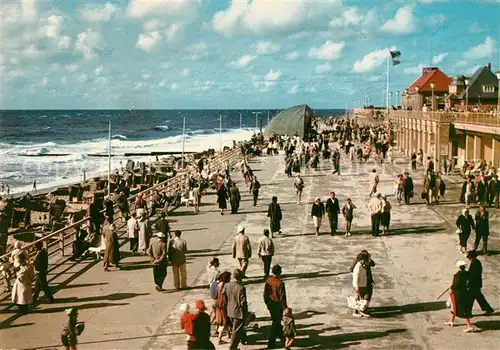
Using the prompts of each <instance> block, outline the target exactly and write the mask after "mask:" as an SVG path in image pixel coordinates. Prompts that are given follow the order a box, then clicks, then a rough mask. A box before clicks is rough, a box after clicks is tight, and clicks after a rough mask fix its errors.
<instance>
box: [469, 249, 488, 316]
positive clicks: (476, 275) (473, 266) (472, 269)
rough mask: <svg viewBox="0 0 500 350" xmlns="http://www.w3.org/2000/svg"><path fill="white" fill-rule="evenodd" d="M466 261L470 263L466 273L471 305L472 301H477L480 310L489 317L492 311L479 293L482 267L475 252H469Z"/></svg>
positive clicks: (481, 282) (481, 281)
mask: <svg viewBox="0 0 500 350" xmlns="http://www.w3.org/2000/svg"><path fill="white" fill-rule="evenodd" d="M467 259H469V261H470V265H469V273H468V277H469V281H468V283H467V286H468V287H469V292H470V295H471V296H472V303H474V300H477V302H478V304H479V306H480V307H481V310H483V311H484V312H485V314H486V315H490V314H492V313H493V312H494V310H493V308H492V307H491V305H490V304H489V303H488V302H487V301H486V298H485V297H484V295H483V293H482V292H481V288H483V265H482V264H481V261H479V260H478V259H477V253H476V252H469V253H468V254H467Z"/></svg>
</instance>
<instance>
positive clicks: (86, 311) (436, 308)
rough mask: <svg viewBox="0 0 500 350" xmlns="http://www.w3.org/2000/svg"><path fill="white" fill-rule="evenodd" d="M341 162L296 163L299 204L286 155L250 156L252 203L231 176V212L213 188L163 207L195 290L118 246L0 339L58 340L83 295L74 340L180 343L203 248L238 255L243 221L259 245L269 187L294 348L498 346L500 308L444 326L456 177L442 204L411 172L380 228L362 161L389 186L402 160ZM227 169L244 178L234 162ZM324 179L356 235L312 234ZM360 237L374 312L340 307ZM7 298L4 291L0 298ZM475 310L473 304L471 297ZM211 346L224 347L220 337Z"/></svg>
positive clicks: (254, 273)
mask: <svg viewBox="0 0 500 350" xmlns="http://www.w3.org/2000/svg"><path fill="white" fill-rule="evenodd" d="M342 165H343V166H342V175H341V176H337V175H331V169H330V164H329V163H327V164H324V165H323V168H322V170H320V171H317V172H313V171H309V172H306V173H303V176H304V181H305V185H306V187H305V190H304V195H303V204H302V205H297V204H296V203H295V194H294V191H293V188H292V183H293V179H291V178H287V177H286V176H285V175H284V174H283V167H284V163H283V157H282V156H277V157H264V158H260V159H257V160H255V161H254V163H253V164H252V165H251V166H252V168H254V169H255V170H256V175H257V176H258V178H259V180H260V181H261V184H262V188H261V198H262V201H261V202H260V203H259V205H258V206H257V207H252V206H251V204H252V203H251V200H250V196H249V194H248V192H247V191H245V189H246V188H245V186H244V185H243V184H239V187H240V190H241V191H242V194H244V195H245V196H244V198H243V202H242V204H243V207H242V208H241V211H242V212H241V213H240V214H238V215H224V216H220V215H219V213H218V212H217V210H216V208H215V206H213V203H214V202H215V197H214V196H213V195H209V196H206V197H204V199H203V201H204V203H205V204H206V205H205V206H204V207H203V208H202V209H203V211H204V212H203V213H201V214H200V215H189V213H187V212H186V211H183V209H181V210H180V211H178V212H176V213H175V214H174V215H173V216H172V217H171V218H170V219H172V220H177V221H176V222H174V223H172V226H173V228H175V229H177V228H178V229H181V230H183V231H184V238H185V239H186V240H187V242H188V248H189V249H190V254H189V255H190V258H189V265H188V274H189V285H190V286H194V287H193V288H192V289H191V290H188V291H184V292H170V291H167V292H165V293H158V292H156V291H154V286H153V283H152V272H151V269H150V267H149V264H148V261H147V260H146V259H144V258H142V257H126V258H125V259H124V260H123V266H124V268H123V271H113V272H109V273H105V272H104V271H103V270H102V267H101V265H100V264H98V265H95V266H90V267H89V268H88V271H87V272H86V273H84V274H81V275H80V276H79V277H77V278H75V279H74V280H72V281H71V282H70V283H68V284H67V285H66V286H65V287H64V288H63V289H61V290H60V291H59V292H58V293H57V294H56V298H57V302H56V303H55V304H51V305H49V304H42V305H41V306H40V308H39V309H37V310H36V312H35V313H33V314H30V315H27V316H23V317H21V318H17V319H13V320H10V322H9V323H8V324H6V327H7V328H4V329H2V330H1V331H0V334H1V337H0V347H1V348H17V349H20V348H23V349H26V348H38V349H41V348H42V349H43V348H53V347H56V346H57V344H59V334H60V329H61V326H62V324H63V323H64V321H65V315H64V312H63V310H64V309H65V308H67V307H69V306H79V307H80V308H81V312H80V319H81V320H83V321H85V322H86V330H85V333H84V334H83V335H82V336H81V337H80V338H79V342H80V347H79V348H80V349H112V348H113V349H140V348H143V349H182V348H184V345H183V344H184V339H185V338H184V335H183V334H182V332H181V331H180V329H179V325H178V317H179V305H180V303H182V302H188V303H191V304H192V305H193V304H194V301H195V300H197V299H204V300H205V302H206V303H207V304H210V303H211V302H210V299H209V291H208V286H207V281H206V274H205V266H206V262H207V260H208V258H209V257H211V256H218V257H219V258H220V260H221V269H223V270H224V269H227V270H232V269H234V268H235V267H237V263H236V262H235V261H233V259H232V258H231V256H230V253H231V244H232V236H234V234H235V233H234V230H235V227H236V225H237V224H239V223H241V224H243V225H244V226H245V227H246V228H247V234H248V235H249V236H250V239H251V241H252V245H253V248H254V254H255V255H256V250H257V241H258V239H259V238H260V236H261V235H262V230H263V229H264V228H267V227H268V224H269V222H268V218H267V217H266V214H267V204H268V203H269V201H270V198H271V197H272V196H273V195H277V196H278V198H279V202H280V204H281V206H282V210H283V221H282V227H283V233H284V235H283V236H282V237H278V238H276V239H275V245H276V251H277V254H276V257H275V258H274V261H273V263H279V264H280V265H282V267H283V271H284V275H285V276H284V280H285V283H286V287H287V295H288V303H289V305H290V306H291V307H292V308H293V309H294V313H295V316H296V324H297V328H298V337H297V343H296V348H310V349H337V348H345V347H353V348H370V349H376V348H380V349H401V348H411V349H413V348H415V349H424V348H425V349H427V348H428V349H451V348H453V349H498V348H499V347H498V340H499V334H500V333H499V331H498V329H500V317H499V316H498V314H497V315H493V316H490V317H484V316H477V317H474V319H473V322H474V323H475V325H476V327H478V328H479V329H480V331H481V332H478V333H473V334H464V333H463V332H461V329H463V327H464V326H463V322H462V320H457V324H458V325H460V326H457V327H454V328H449V327H448V328H445V327H444V325H443V322H444V321H445V320H446V319H447V317H448V315H449V311H448V310H447V309H446V307H445V305H444V301H445V300H446V297H443V298H442V299H441V300H436V298H437V296H438V295H439V294H441V292H443V291H444V289H445V288H446V287H448V286H449V285H450V283H451V279H452V276H453V274H454V272H455V261H456V260H457V259H460V258H462V259H463V256H461V255H460V254H459V252H458V251H457V249H456V247H455V245H456V241H457V238H456V237H455V234H454V231H455V228H454V221H455V218H456V215H457V213H458V212H459V211H460V209H461V207H462V205H461V204H459V203H457V201H456V199H457V198H458V195H457V193H456V191H457V189H456V185H453V184H451V182H449V181H448V182H447V184H448V193H447V195H446V196H447V197H446V199H445V201H444V202H443V203H442V204H440V205H438V206H427V205H425V204H423V202H422V200H421V199H419V198H417V197H418V194H419V193H420V190H421V183H422V176H421V175H419V174H418V173H417V174H414V176H413V178H414V182H415V184H416V185H417V188H416V190H415V193H416V197H415V198H414V199H415V204H412V205H411V206H397V205H396V203H395V200H391V203H392V204H393V211H392V224H391V232H390V234H389V235H388V236H385V237H378V238H376V237H372V236H371V235H370V233H369V231H370V222H369V215H368V210H367V207H366V205H367V202H368V197H367V194H368V183H367V179H368V173H369V172H370V171H371V170H372V169H373V168H377V169H378V171H379V173H380V178H381V184H380V190H381V192H383V193H386V194H391V193H392V191H393V190H392V181H393V180H394V177H395V176H396V175H397V173H399V172H400V171H401V170H402V169H404V168H405V167H406V166H407V163H406V160H405V159H404V158H396V161H395V165H393V166H384V167H382V166H381V165H380V164H373V163H371V164H360V165H358V164H356V165H355V166H353V167H350V166H349V162H348V161H347V160H346V159H343V163H342ZM238 175H239V174H238ZM235 178H236V179H238V180H239V179H240V178H239V176H236V174H235ZM331 190H333V191H335V192H336V193H337V196H338V197H339V199H340V200H341V202H343V201H344V200H345V199H346V198H347V197H350V198H351V199H352V200H353V203H354V204H355V205H356V206H357V210H356V212H355V220H354V224H353V235H352V236H351V237H349V238H346V237H344V236H343V235H339V236H335V237H332V236H330V235H327V234H326V232H328V231H329V228H328V227H327V226H328V224H327V223H326V225H325V224H324V225H323V229H322V231H323V232H325V234H324V235H321V236H319V237H316V236H314V234H313V232H314V228H313V225H312V221H311V219H310V203H312V200H313V199H314V198H315V197H317V196H320V197H322V198H324V199H326V197H327V196H328V193H329V192H330V191H331ZM490 217H491V222H490V226H491V228H492V232H491V239H490V249H491V250H493V253H494V254H495V255H492V256H489V257H482V258H481V260H482V262H483V269H484V272H483V273H484V288H483V292H484V294H485V296H486V298H487V299H488V301H489V302H490V304H492V306H493V307H494V308H496V309H498V307H500V299H499V296H500V290H499V285H498V282H497V281H498V278H499V274H500V272H499V271H500V269H499V267H500V255H498V253H500V251H499V250H498V249H500V248H498V247H499V240H498V233H499V227H500V226H499V225H498V224H499V221H500V217H499V215H498V211H497V210H494V209H491V210H490ZM342 227H343V221H342V220H341V222H340V228H342ZM341 231H342V230H341ZM470 243H472V242H470ZM363 248H365V249H368V250H369V251H370V252H371V254H372V258H373V259H374V260H375V262H376V263H377V266H376V267H375V268H374V269H373V273H374V278H375V283H376V284H375V291H374V296H373V301H372V306H373V307H374V308H375V309H374V312H373V317H372V318H363V319H357V318H354V317H352V315H351V314H350V312H349V311H348V310H347V308H346V298H347V296H349V295H351V293H352V288H351V279H352V278H351V275H350V273H349V272H348V268H349V266H350V264H351V263H352V261H353V259H354V257H355V256H356V254H357V253H358V252H359V251H360V250H361V249H363ZM122 249H124V250H126V247H124V248H122ZM75 269H78V266H77V267H75ZM73 272H75V271H73V270H72V271H69V272H68V273H73ZM248 275H249V279H248V280H247V282H246V285H247V295H248V299H249V307H250V310H251V311H254V312H256V314H257V317H258V323H259V325H260V328H259V330H258V332H257V333H253V332H249V345H247V346H244V347H243V348H244V349H265V347H266V346H265V345H266V338H267V334H268V331H269V326H270V322H269V317H268V316H269V315H268V312H267V310H266V308H265V305H264V303H263V301H262V292H263V282H262V275H263V272H262V267H261V265H260V262H259V261H258V258H257V257H256V256H254V257H253V258H252V259H251V261H250V266H249V270H248ZM167 279H168V283H167V286H166V288H167V289H170V288H172V282H171V273H170V270H169V276H168V277H167ZM6 306H7V303H5V302H4V303H3V307H6ZM9 312H11V311H9V310H4V311H2V312H1V313H0V316H1V321H4V320H6V319H7V318H9V317H11V316H12V314H11V313H9ZM474 314H476V315H480V314H481V310H480V309H478V306H477V305H475V309H474ZM495 344H496V345H495ZM217 348H218V349H228V346H227V345H225V346H218V347H217Z"/></svg>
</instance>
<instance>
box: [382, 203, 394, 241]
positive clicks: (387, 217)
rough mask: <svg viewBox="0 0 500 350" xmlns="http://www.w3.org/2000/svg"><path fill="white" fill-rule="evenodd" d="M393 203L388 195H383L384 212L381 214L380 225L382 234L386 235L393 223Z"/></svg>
mask: <svg viewBox="0 0 500 350" xmlns="http://www.w3.org/2000/svg"><path fill="white" fill-rule="evenodd" d="M391 209H392V206H391V203H389V200H388V199H387V196H386V195H383V196H382V213H381V214H380V226H382V234H383V235H386V234H387V233H388V232H389V226H390V225H391Z"/></svg>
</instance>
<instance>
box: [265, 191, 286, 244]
mask: <svg viewBox="0 0 500 350" xmlns="http://www.w3.org/2000/svg"><path fill="white" fill-rule="evenodd" d="M267 217H268V218H270V219H271V225H270V226H271V227H270V231H271V238H274V233H275V232H278V233H279V234H281V219H282V218H283V217H282V215H281V207H280V205H279V204H278V197H276V196H274V197H273V198H272V201H271V204H269V209H268V210H267Z"/></svg>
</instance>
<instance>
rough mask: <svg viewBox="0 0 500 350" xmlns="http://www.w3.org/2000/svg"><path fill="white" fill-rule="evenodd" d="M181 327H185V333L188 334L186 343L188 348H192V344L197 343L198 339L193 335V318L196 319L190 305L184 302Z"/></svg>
mask: <svg viewBox="0 0 500 350" xmlns="http://www.w3.org/2000/svg"><path fill="white" fill-rule="evenodd" d="M180 309H181V312H182V314H181V319H180V321H181V328H182V329H184V333H185V334H186V335H187V338H186V345H187V346H188V349H190V345H192V344H195V343H196V339H195V337H194V335H193V320H194V315H193V314H192V313H190V312H189V305H188V304H186V303H184V304H181V307H180Z"/></svg>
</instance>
